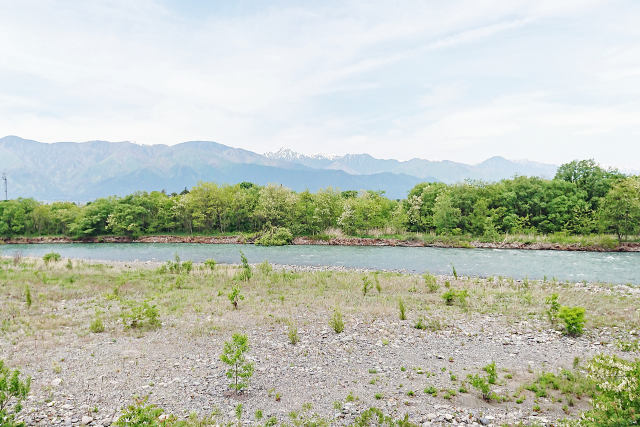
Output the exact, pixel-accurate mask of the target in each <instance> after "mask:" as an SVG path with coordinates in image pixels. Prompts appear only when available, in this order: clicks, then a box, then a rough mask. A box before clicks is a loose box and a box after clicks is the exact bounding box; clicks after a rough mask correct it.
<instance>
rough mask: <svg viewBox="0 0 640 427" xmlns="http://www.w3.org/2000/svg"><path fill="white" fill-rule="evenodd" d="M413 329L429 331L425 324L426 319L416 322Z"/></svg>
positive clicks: (419, 319)
mask: <svg viewBox="0 0 640 427" xmlns="http://www.w3.org/2000/svg"><path fill="white" fill-rule="evenodd" d="M413 327H414V328H416V329H420V330H425V329H427V325H426V324H425V323H424V319H423V318H422V317H419V318H418V321H417V322H416V324H415V325H414V326H413Z"/></svg>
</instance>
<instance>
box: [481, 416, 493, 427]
mask: <svg viewBox="0 0 640 427" xmlns="http://www.w3.org/2000/svg"><path fill="white" fill-rule="evenodd" d="M478 422H479V423H480V424H482V425H483V426H488V425H489V424H491V421H489V420H488V419H486V418H484V417H480V418H478Z"/></svg>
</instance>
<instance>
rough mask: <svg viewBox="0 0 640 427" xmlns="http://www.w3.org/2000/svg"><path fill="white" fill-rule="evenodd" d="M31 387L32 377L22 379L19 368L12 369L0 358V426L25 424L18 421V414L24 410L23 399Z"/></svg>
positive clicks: (8, 426)
mask: <svg viewBox="0 0 640 427" xmlns="http://www.w3.org/2000/svg"><path fill="white" fill-rule="evenodd" d="M30 389H31V378H27V379H26V380H24V381H23V380H21V379H20V371H19V370H17V369H16V370H13V371H12V370H10V369H9V368H8V367H7V366H5V364H4V361H2V360H1V359H0V426H3V427H4V426H7V427H13V426H23V425H24V423H19V422H16V421H15V419H16V416H18V414H19V413H20V412H21V411H22V401H23V400H25V399H26V397H27V394H29V390H30Z"/></svg>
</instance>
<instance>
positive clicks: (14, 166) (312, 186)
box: [0, 136, 555, 201]
mask: <svg viewBox="0 0 640 427" xmlns="http://www.w3.org/2000/svg"><path fill="white" fill-rule="evenodd" d="M0 171H5V172H6V173H7V176H8V178H9V197H11V198H16V197H33V198H35V199H38V200H44V201H54V200H72V201H89V200H93V199H96V198H98V197H105V196H110V195H120V196H122V195H125V194H129V193H132V192H134V191H141V190H144V191H153V190H165V191H167V192H174V191H175V192H179V191H181V190H182V189H184V188H185V187H187V188H189V187H192V186H194V185H195V184H197V183H198V181H213V182H217V183H220V184H224V183H226V184H235V183H238V182H242V181H250V182H253V183H256V184H261V185H265V184H270V183H271V184H282V185H284V186H286V187H289V188H292V189H294V190H297V191H302V190H307V189H308V190H310V191H316V190H319V189H321V188H326V187H333V188H336V189H339V190H382V191H384V192H385V194H386V195H387V196H388V197H391V198H403V197H405V196H406V195H407V192H408V191H409V190H410V189H411V188H412V187H413V186H414V185H415V184H417V183H418V182H423V181H444V182H456V181H462V180H464V179H465V178H471V179H484V180H488V181H494V180H498V179H502V178H508V177H511V176H513V175H516V174H517V175H540V176H546V177H548V176H552V175H553V174H554V173H555V166H551V165H540V164H537V163H531V162H512V161H509V160H506V159H502V158H492V159H489V160H487V161H486V162H483V163H481V164H479V165H474V166H470V165H464V164H462V163H454V162H430V161H427V160H420V159H414V160H410V161H408V162H399V161H397V160H380V159H375V158H373V157H371V156H369V155H367V154H358V155H347V156H341V157H322V156H302V155H299V154H296V153H294V152H291V151H288V150H281V151H280V152H278V153H269V154H267V155H262V154H258V153H254V152H252V151H248V150H243V149H239V148H233V147H229V146H226V145H222V144H218V143H216V142H211V141H190V142H184V143H181V144H176V145H171V146H167V145H139V144H133V143H130V142H107V141H89V142H82V143H75V142H57V143H51V144H46V143H41V142H37V141H31V140H27V139H22V138H20V137H17V136H7V137H4V138H0Z"/></svg>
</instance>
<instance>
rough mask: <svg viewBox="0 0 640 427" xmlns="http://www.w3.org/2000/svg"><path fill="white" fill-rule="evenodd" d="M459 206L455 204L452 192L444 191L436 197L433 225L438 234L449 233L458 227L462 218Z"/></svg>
mask: <svg viewBox="0 0 640 427" xmlns="http://www.w3.org/2000/svg"><path fill="white" fill-rule="evenodd" d="M461 216H462V214H461V212H460V209H459V208H456V207H454V206H453V200H452V198H451V193H449V192H443V193H441V194H439V195H438V197H437V198H436V203H435V205H434V207H433V225H434V226H435V228H436V232H437V233H438V234H449V233H451V232H453V231H454V230H455V229H456V228H457V227H458V223H459V222H460V219H461Z"/></svg>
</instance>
